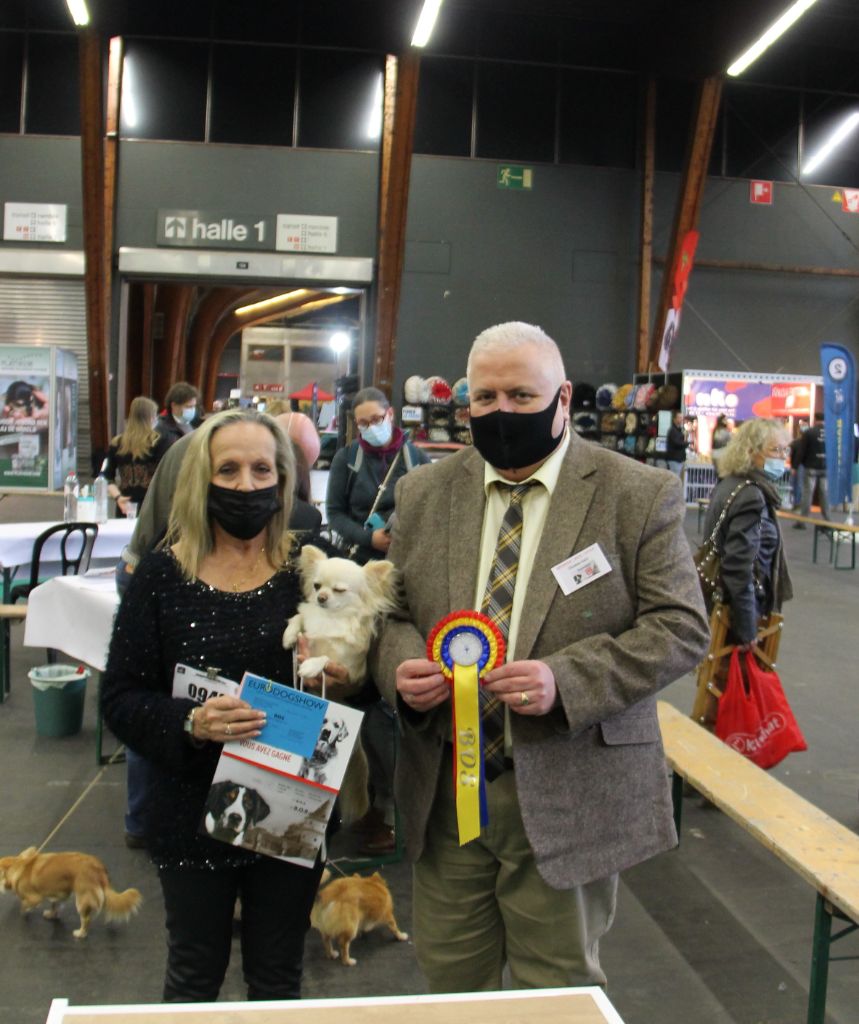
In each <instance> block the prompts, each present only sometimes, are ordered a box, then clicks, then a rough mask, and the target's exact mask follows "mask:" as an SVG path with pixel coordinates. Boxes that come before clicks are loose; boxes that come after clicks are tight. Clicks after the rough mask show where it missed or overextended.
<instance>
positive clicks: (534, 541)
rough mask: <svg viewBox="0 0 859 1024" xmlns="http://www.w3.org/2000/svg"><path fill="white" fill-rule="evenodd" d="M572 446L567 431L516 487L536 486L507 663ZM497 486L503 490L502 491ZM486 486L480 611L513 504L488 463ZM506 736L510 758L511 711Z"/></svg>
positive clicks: (525, 519)
mask: <svg viewBox="0 0 859 1024" xmlns="http://www.w3.org/2000/svg"><path fill="white" fill-rule="evenodd" d="M569 444H570V432H569V428H567V429H566V430H565V431H564V437H563V440H562V441H561V443H560V444H559V445H558V447H557V448H556V449H555V450H554V451H553V452H552V454H551V455H550V456H549V457H548V458H547V459H546V461H545V462H544V463H543V464H542V465H541V466H540V467H539V469H536V470H535V471H534V472H533V473H532V474H531V476H529V477H528V479H527V480H522V481H520V484H517V485H516V486H521V484H524V483H534V484H535V486H533V487H531V488H530V489H529V490H528V491H526V493H525V497H524V498H523V500H522V540H521V542H520V545H519V566H518V568H517V570H516V588H515V590H514V591H513V608H512V610H511V612H510V625H509V627H508V634H507V658H506V660H507V661H515V660H516V639H517V636H518V633H519V620H520V619H521V617H522V606H523V605H524V603H525V593H526V591H527V590H528V581H529V579H530V578H531V569H532V568H533V565H534V558H535V557H536V554H537V547H538V546H539V543H540V538H541V537H542V535H543V527H544V526H545V524H546V516H547V515H548V512H549V503H550V501H551V500H552V494H553V493H554V490H555V487H556V485H557V483H558V476H559V474H560V472H561V465H562V464H563V461H564V456H565V455H566V453H567V448H568V447H569ZM498 484H502V485H504V486H500V487H499V486H498ZM483 486H484V489H485V491H486V510H485V511H484V513H483V532H482V533H481V536H480V561H479V562H478V568H477V587H476V590H475V595H474V607H475V608H476V609H478V610H480V606H481V605H482V603H483V595H484V594H485V593H486V584H487V581H488V580H489V572H490V570H491V568H492V560H493V558H494V557H495V546H496V544H497V542H498V531H499V530H500V529H501V521H502V520H503V519H504V513H505V512H506V511H507V506H508V504H509V503H510V492H509V490H508V488H509V486H510V481H509V480H505V479H504V477H503V476H501V474H500V473H499V472H498V471H497V470H496V469H495V467H494V466H490V465H489V463H488V462H487V463H486V468H485V470H484V476H483ZM505 710H506V709H505ZM504 732H505V739H504V747H505V751H506V753H507V754H508V755H509V753H510V750H511V740H510V725H509V711H508V713H507V714H506V715H505V727H504Z"/></svg>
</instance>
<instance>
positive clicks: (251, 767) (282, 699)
mask: <svg viewBox="0 0 859 1024" xmlns="http://www.w3.org/2000/svg"><path fill="white" fill-rule="evenodd" d="M239 696H240V697H241V698H242V700H245V701H247V702H248V703H249V704H251V705H252V706H253V707H256V708H260V709H261V710H264V711H265V712H266V714H267V720H266V725H265V727H264V729H263V731H262V732H261V733H260V735H259V736H257V737H255V738H254V739H248V740H242V741H241V742H236V743H227V744H225V745H224V749H223V751H222V753H221V757H220V759H219V761H218V765H217V768H216V769H215V775H214V777H213V779H212V786H211V788H210V790H209V795H208V797H207V799H206V807H205V812H204V816H203V822H202V826H201V830H202V831H203V832H205V833H206V834H207V835H210V836H211V837H212V838H213V839H219V840H221V841H222V842H225V843H229V844H230V845H232V846H241V847H243V848H244V849H246V850H253V851H254V852H255V853H263V854H266V855H267V856H269V857H277V858H279V859H281V860H288V861H291V862H292V863H294V864H300V865H302V866H304V867H312V866H313V864H314V862H315V860H316V855H317V853H318V852H319V848H320V846H321V845H322V840H323V839H324V837H325V828H326V826H327V824H328V819H329V818H330V817H331V811H332V809H333V807H334V801H335V799H336V798H337V794H338V792H339V791H340V787H341V785H342V783H343V776H344V775H345V772H346V766H347V765H348V763H349V758H350V757H351V754H352V750H353V748H354V746H355V741H356V740H357V738H358V734H359V732H360V730H361V720H362V719H363V717H364V715H363V712H361V711H357V710H355V708H350V707H347V706H346V705H344V704H337V703H335V702H334V701H329V700H323V699H322V698H320V697H317V696H315V695H314V694H310V693H305V692H304V691H302V690H297V689H295V688H294V687H292V686H285V685H284V684H282V683H276V682H274V681H273V680H270V679H264V678H263V677H261V676H256V675H253V674H252V673H249V672H248V673H245V676H244V678H243V679H242V688H241V692H240V693H239Z"/></svg>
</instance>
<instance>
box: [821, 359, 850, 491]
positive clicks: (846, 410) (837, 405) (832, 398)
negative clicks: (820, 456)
mask: <svg viewBox="0 0 859 1024" xmlns="http://www.w3.org/2000/svg"><path fill="white" fill-rule="evenodd" d="M820 363H821V366H822V368H823V415H824V420H825V438H826V476H827V482H828V483H829V501H830V503H831V504H833V505H835V504H838V503H839V502H842V501H850V499H851V495H852V491H853V444H854V442H853V423H854V420H855V419H856V366H855V364H854V362H853V356H852V355H851V353H850V352H848V351H847V349H846V348H844V346H843V345H833V344H830V343H829V342H827V343H826V344H824V345H821V346H820Z"/></svg>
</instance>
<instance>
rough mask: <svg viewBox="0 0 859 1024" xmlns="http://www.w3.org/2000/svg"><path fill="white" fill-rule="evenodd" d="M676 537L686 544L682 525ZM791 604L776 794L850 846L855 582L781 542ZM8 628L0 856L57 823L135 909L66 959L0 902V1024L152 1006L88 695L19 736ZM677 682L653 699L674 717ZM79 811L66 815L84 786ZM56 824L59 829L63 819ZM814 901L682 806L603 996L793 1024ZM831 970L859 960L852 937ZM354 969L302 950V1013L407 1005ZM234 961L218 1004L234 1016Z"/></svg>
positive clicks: (709, 815)
mask: <svg viewBox="0 0 859 1024" xmlns="http://www.w3.org/2000/svg"><path fill="white" fill-rule="evenodd" d="M59 514H60V503H59V501H58V499H54V498H31V499H27V498H23V497H7V498H6V499H3V500H0V522H4V521H10V520H29V519H51V518H53V517H55V516H58V515H59ZM687 527H688V530H689V535H690V538H692V539H693V541H694V540H695V539H696V538H695V516H694V513H691V512H690V514H689V518H688V522H687ZM786 545H787V553H788V558H789V562H790V567H791V571H792V574H793V577H794V585H795V589H796V593H797V596H796V598H795V600H794V601H793V602H792V604H791V605H790V606H788V608H787V626H786V629H785V635H784V641H783V645H782V653H781V657H780V668H781V670H782V679H783V682H784V684H785V688H786V690H787V692H788V694H789V696H790V699H791V701H792V704H793V707H794V710H795V711H796V713H797V717H798V719H799V721H800V723H801V725H802V727H803V729H804V731H805V734H806V738H807V740H808V744H809V750H808V752H807V753H803V754H795V755H792V756H791V757H790V758H789V759H788V760H787V761H786V762H784V763H783V764H782V765H780V766H779V767H778V768H776V769H774V774H775V775H776V776H777V777H778V778H779V779H781V780H782V781H783V782H784V783H785V784H786V785H788V786H790V787H791V788H792V789H794V790H795V791H796V792H798V793H801V794H802V795H803V796H804V797H806V798H807V799H809V800H810V801H811V802H812V803H814V804H815V805H817V806H818V807H820V808H821V809H823V810H824V811H826V812H827V813H828V814H830V815H832V816H833V817H834V818H836V819H837V820H838V821H840V822H842V823H843V824H844V825H846V826H847V827H849V828H851V829H856V828H857V825H859V803H857V789H859V760H857V744H856V720H857V715H856V680H857V672H856V657H855V655H856V639H855V630H856V623H857V621H859V572H835V571H833V570H832V568H830V567H829V566H828V565H826V564H825V562H824V563H823V564H818V565H816V566H814V565H812V563H811V532H805V533H801V532H798V531H793V530H787V531H786ZM22 632H23V630H22V627H20V626H17V625H16V626H13V687H12V695H11V699H10V700H9V701H8V702H7V703H6V704H4V705H2V706H0V778H1V779H2V781H0V794H2V802H0V806H2V811H0V854H7V853H16V852H18V851H20V850H21V849H23V848H24V847H26V846H28V845H37V846H38V845H39V844H40V843H42V842H43V841H44V839H45V837H46V836H48V835H49V833H51V832H52V830H53V829H54V828H55V827H56V826H57V824H58V823H60V822H61V821H62V822H63V823H62V825H61V827H60V828H59V830H58V831H57V833H56V835H55V836H54V838H53V839H52V840H51V842H50V844H49V847H48V848H49V849H52V850H60V849H81V850H86V851H88V852H91V853H94V854H97V855H98V856H100V857H101V858H102V859H103V860H104V861H105V862H106V863H107V865H108V867H109V870H110V873H111V877H112V879H113V882H114V884H115V886H116V887H117V888H125V887H126V886H129V885H134V886H137V887H138V888H139V889H141V891H142V892H143V894H144V897H145V903H144V906H143V908H142V910H141V912H140V914H139V915H138V916H137V917H136V918H135V919H134V920H133V921H132V922H131V923H130V924H128V925H115V926H114V925H105V924H104V923H103V922H102V921H97V922H96V923H95V925H94V926H93V928H92V931H91V933H90V936H89V938H88V939H86V940H85V941H84V942H80V943H79V942H76V941H75V939H73V938H72V935H71V932H72V929H73V927H75V923H74V915H73V913H70V910H69V908H66V909H65V910H64V911H63V913H62V914H61V919H60V921H59V922H49V921H45V920H43V919H42V918H41V917H40V916H38V915H30V916H29V917H23V916H22V915H21V914H20V913H19V910H18V905H17V900H15V899H14V897H12V896H11V895H8V894H6V895H4V897H3V898H2V899H0V965H2V966H0V1021H2V1022H4V1024H5V1022H8V1024H41V1022H42V1021H44V1020H45V1018H46V1015H47V1011H48V1007H49V1005H50V1001H51V999H52V997H54V996H64V997H67V998H68V999H70V1000H71V1002H72V1003H86V1004H98V1003H134V1002H154V1001H157V1000H158V998H159V995H160V992H161V984H162V975H163V964H164V930H163V908H162V904H161V896H160V891H159V887H158V882H157V879H156V877H155V874H154V871H153V869H152V868H151V866H150V865H149V861H148V858H147V856H146V854H145V853H143V852H140V851H132V850H128V849H126V847H125V845H124V843H123V811H124V801H125V773H124V768H123V767H122V765H119V764H117V765H112V766H109V767H107V768H105V769H104V770H103V771H100V770H99V768H98V766H97V765H96V763H95V696H96V694H95V690H96V688H95V686H94V685H90V686H89V688H88V690H89V692H88V695H87V707H86V713H85V719H84V728H83V731H82V732H81V733H80V734H79V735H78V736H75V737H71V738H68V739H43V738H38V737H36V736H35V730H34V718H33V711H32V697H31V692H30V691H31V688H30V686H29V683H28V681H27V676H26V673H27V670H28V668H29V667H31V666H33V665H36V664H41V663H42V662H43V661H44V657H43V652H41V651H39V650H33V649H28V648H22V646H21V636H22ZM692 695H693V680H692V678H691V677H686V678H684V679H681V680H679V681H678V682H676V683H675V684H674V685H673V686H671V687H670V688H669V689H668V690H667V691H666V692H665V696H666V697H667V699H668V700H670V701H671V702H672V703H674V704H675V705H676V706H677V707H679V708H682V709H684V710H688V709H689V707H690V706H691V701H692ZM93 782H94V783H95V784H94V785H93V786H92V788H91V789H89V791H88V792H87V794H86V796H85V797H84V799H83V800H82V802H81V803H80V804H78V805H77V807H75V808H74V809H73V810H72V811H71V813H70V814H69V811H70V809H71V808H72V807H73V805H74V804H75V802H76V801H77V800H78V799H79V798H80V797H81V795H82V794H83V793H84V791H85V790H87V787H89V786H90V785H91V783H93ZM67 814H68V817H66V815H67ZM383 873H384V874H385V876H386V878H387V879H388V882H389V884H390V886H391V889H392V891H393V894H394V902H395V909H396V913H397V918H398V920H399V924H400V927H401V928H402V929H404V930H405V931H408V932H411V930H412V929H411V925H412V922H411V906H410V898H409V887H410V872H409V869H408V867H407V866H406V865H403V864H399V865H393V866H389V867H387V868H385V869H383ZM813 914H814V892H813V891H812V890H811V889H810V888H809V886H807V885H806V884H805V883H804V882H803V881H801V880H800V879H799V878H798V877H797V876H796V875H795V874H794V873H793V872H792V871H790V870H789V869H787V868H785V867H783V866H782V865H781V864H780V863H779V862H778V861H777V860H776V859H775V857H773V856H772V855H770V854H768V853H767V852H766V851H765V850H764V849H763V848H762V847H761V846H760V845H759V844H758V843H756V842H755V841H754V840H753V839H752V838H751V837H749V836H748V835H747V834H746V833H745V832H743V831H742V830H741V829H740V828H739V827H738V826H736V825H734V824H733V823H732V822H731V821H730V820H729V819H727V818H726V817H725V816H723V815H722V814H721V813H719V812H718V811H714V810H707V809H704V808H702V807H701V806H700V805H699V801H698V800H697V799H696V798H690V799H687V800H686V801H685V807H684V819H683V835H682V843H681V846H680V848H679V850H676V851H673V852H671V853H669V854H666V855H663V856H661V857H659V858H656V859H655V860H653V861H650V862H648V863H646V864H643V865H640V866H639V867H637V868H635V869H634V870H632V871H629V872H627V873H626V874H625V876H624V878H623V880H622V884H621V890H620V897H619V909H618V917H617V922H616V924H615V925H614V927H613V929H612V931H611V932H610V933H609V936H608V937H607V939H606V940H605V942H604V944H603V964H604V967H605V969H606V971H607V974H608V978H609V987H608V994H609V997H610V999H611V1000H612V1002H613V1003H614V1004H615V1006H616V1008H617V1010H618V1012H619V1013H620V1014H621V1016H622V1017H623V1019H624V1021H625V1022H626V1024H689V1022H695V1024H799V1022H802V1021H804V1020H805V1016H806V1000H807V991H808V977H809V966H810V941H811V934H812V926H813ZM841 945H842V946H843V947H844V948H842V949H839V948H837V947H836V950H835V952H836V954H838V955H848V954H856V953H859V937H857V936H851V937H849V938H846V939H845V940H844V941H843V942H842V943H841ZM353 953H354V955H355V956H356V957H357V959H358V965H357V967H353V968H346V967H343V966H341V965H340V964H339V963H332V962H330V961H328V960H326V959H325V958H324V956H323V954H322V947H321V943H320V941H319V937H318V936H317V935H316V933H315V932H311V933H310V935H309V937H308V942H307V955H306V969H305V983H304V994H305V996H307V997H317V998H319V997H335V996H352V995H355V996H359V995H360V996H366V995H373V994H379V995H394V994H407V993H421V992H424V991H425V990H426V989H425V983H424V980H423V978H422V976H421V973H420V971H419V969H418V967H417V964H416V963H415V959H414V951H413V948H412V945H411V943H410V942H409V943H397V942H395V941H393V940H392V939H391V938H390V937H389V936H387V935H383V934H382V933H373V934H371V935H368V936H365V937H363V938H362V939H360V940H359V941H358V942H357V943H356V944H355V946H354V947H353ZM243 994H244V986H243V983H242V979H241V970H240V965H239V957H238V948H236V955H235V956H234V958H233V962H232V963H231V966H230V971H229V974H228V977H227V981H226V983H225V985H224V989H223V992H222V998H224V999H241V998H243ZM857 1006H859V975H858V974H857V971H856V968H855V966H854V965H852V964H850V963H834V964H833V965H832V967H831V970H830V981H829V1000H828V1009H829V1015H828V1017H827V1021H828V1022H829V1024H855V1022H856V1021H857V1020H859V1011H857V1009H856V1007H857Z"/></svg>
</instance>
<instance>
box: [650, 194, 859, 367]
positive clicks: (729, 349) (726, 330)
mask: <svg viewBox="0 0 859 1024" xmlns="http://www.w3.org/2000/svg"><path fill="white" fill-rule="evenodd" d="M657 184H658V187H657V197H658V198H657V218H656V221H657V227H656V230H655V232H654V252H655V253H657V254H659V255H664V253H665V249H666V246H667V238H668V232H669V229H670V224H671V217H672V211H673V203H674V195H675V192H676V188H677V184H678V183H677V178H676V176H674V175H660V176H659V178H658V183H657ZM836 192H837V190H836V189H834V188H824V187H819V186H809V187H805V188H803V187H800V186H799V185H789V184H779V183H776V185H775V187H774V196H773V200H774V201H773V205H772V206H757V205H752V204H751V203H749V198H748V196H749V183H748V181H724V180H717V179H710V181H708V183H707V189H706V192H705V196H704V204H703V209H702V213H701V222H700V230H701V240H700V242H699V245H698V252H697V254H696V256H697V258H699V259H712V260H740V261H748V262H756V263H769V264H779V265H792V266H820V267H836V268H849V269H853V270H857V271H859V214H850V213H845V212H844V211H843V210H842V209H841V204H840V202H835V201H834V199H833V197H834V195H835V193H836ZM823 341H837V342H840V343H842V344H845V345H847V347H848V348H850V349H851V350H852V351H853V352H854V354H856V356H857V358H859V278H843V277H842V278H836V277H820V276H813V275H802V274H791V273H769V272H760V271H736V270H732V271H727V270H717V269H708V268H705V267H699V268H697V269H696V270H695V271H693V274H692V277H691V279H690V282H689V290H688V292H687V294H686V304H685V307H684V312H683V318H682V321H681V327H680V333H679V335H678V338H677V341H676V342H675V350H674V362H673V363H672V369H674V370H680V369H683V368H701V369H716V370H722V369H725V370H752V371H758V370H759V371H761V372H777V371H778V372H786V373H819V372H820V358H819V346H820V343H821V342H823Z"/></svg>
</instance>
